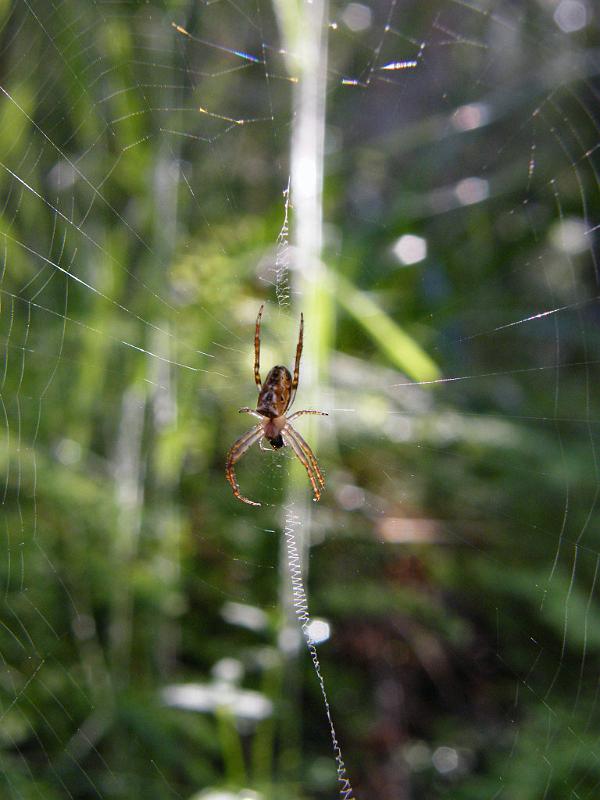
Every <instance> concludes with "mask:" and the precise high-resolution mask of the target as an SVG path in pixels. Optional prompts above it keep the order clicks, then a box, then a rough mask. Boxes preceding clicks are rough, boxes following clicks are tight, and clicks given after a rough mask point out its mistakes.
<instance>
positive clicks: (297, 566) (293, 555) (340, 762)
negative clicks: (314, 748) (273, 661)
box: [283, 507, 354, 800]
mask: <svg viewBox="0 0 600 800" xmlns="http://www.w3.org/2000/svg"><path fill="white" fill-rule="evenodd" d="M299 523H300V518H299V517H298V516H297V515H296V514H295V513H294V511H293V509H292V508H291V507H289V508H287V509H286V515H285V527H284V531H283V533H284V536H285V542H286V548H287V559H288V569H289V574H290V579H291V582H292V602H293V605H294V611H295V613H296V616H297V617H298V621H299V622H300V627H301V628H302V633H303V634H304V638H305V639H306V646H307V647H308V652H309V653H310V657H311V659H312V662H313V667H314V670H315V674H316V676H317V680H318V681H319V686H320V687H321V694H322V695H323V703H324V705H325V713H326V715H327V721H328V722H329V730H330V733H331V742H332V745H333V754H334V757H335V761H336V766H337V778H338V782H339V783H340V788H339V793H340V797H341V798H342V800H354V790H353V789H352V784H351V783H350V779H349V778H348V776H347V775H346V766H345V764H344V759H343V758H342V750H341V747H340V745H339V742H338V739H337V735H336V732H335V728H334V725H333V719H332V716H331V708H330V705H329V699H328V697H327V691H326V689H325V680H324V679H323V675H322V674H321V664H320V662H319V656H318V655H317V648H316V646H315V643H314V642H313V640H312V638H311V636H310V631H309V627H310V615H309V613H308V600H307V597H306V590H305V588H304V581H303V579H302V563H301V559H300V553H299V551H298V544H297V542H296V534H295V532H294V531H295V529H296V528H297V527H298V525H299Z"/></svg>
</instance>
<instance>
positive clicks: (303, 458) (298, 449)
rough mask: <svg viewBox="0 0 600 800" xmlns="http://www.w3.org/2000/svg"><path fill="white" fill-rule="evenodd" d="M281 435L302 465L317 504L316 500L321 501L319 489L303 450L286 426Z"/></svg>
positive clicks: (292, 432)
mask: <svg viewBox="0 0 600 800" xmlns="http://www.w3.org/2000/svg"><path fill="white" fill-rule="evenodd" d="M283 435H284V437H285V439H287V442H286V444H289V445H290V447H291V448H292V450H293V451H294V455H295V456H296V458H297V459H298V461H299V462H300V463H301V464H302V466H303V467H304V469H305V470H306V474H307V475H308V479H309V481H310V482H311V485H312V488H313V492H314V495H315V497H314V500H315V502H317V501H318V500H320V499H321V489H320V488H319V486H318V484H317V481H316V480H315V476H314V475H313V471H312V466H311V464H310V463H309V461H308V459H307V457H306V455H305V453H304V450H303V449H302V447H301V446H300V444H299V443H298V442H297V440H296V439H295V437H294V431H293V430H292V429H291V428H288V427H287V426H286V427H285V428H284V434H283Z"/></svg>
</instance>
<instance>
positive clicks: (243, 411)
mask: <svg viewBox="0 0 600 800" xmlns="http://www.w3.org/2000/svg"><path fill="white" fill-rule="evenodd" d="M239 413H240V414H252V416H253V417H256V419H264V417H263V415H262V414H259V413H258V411H255V410H254V409H253V408H248V407H247V406H244V408H240V410H239Z"/></svg>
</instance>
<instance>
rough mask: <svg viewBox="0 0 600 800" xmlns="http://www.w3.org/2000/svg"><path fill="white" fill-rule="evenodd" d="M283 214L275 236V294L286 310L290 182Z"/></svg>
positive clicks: (288, 283)
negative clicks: (279, 227) (279, 228)
mask: <svg viewBox="0 0 600 800" xmlns="http://www.w3.org/2000/svg"><path fill="white" fill-rule="evenodd" d="M283 201H284V212H283V224H282V226H281V230H280V231H279V234H278V235H277V250H276V253H275V267H274V269H273V271H274V272H275V294H276V296H277V303H278V305H279V307H280V308H287V307H288V306H289V304H290V278H289V273H288V268H289V260H290V242H289V232H290V226H289V211H290V182H289V180H288V183H287V186H286V187H285V189H284V190H283Z"/></svg>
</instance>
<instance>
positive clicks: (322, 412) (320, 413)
mask: <svg viewBox="0 0 600 800" xmlns="http://www.w3.org/2000/svg"><path fill="white" fill-rule="evenodd" d="M303 414H319V415H320V416H322V417H328V416H329V414H328V413H327V411H312V410H309V409H306V408H305V409H304V410H303V411H294V413H293V414H291V415H290V416H289V417H288V418H287V421H288V422H291V420H293V419H296V417H301V416H302V415H303Z"/></svg>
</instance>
